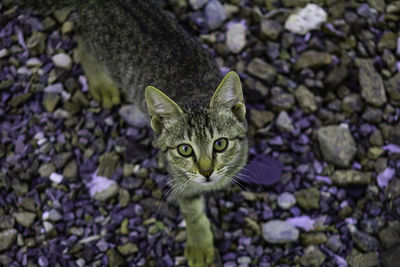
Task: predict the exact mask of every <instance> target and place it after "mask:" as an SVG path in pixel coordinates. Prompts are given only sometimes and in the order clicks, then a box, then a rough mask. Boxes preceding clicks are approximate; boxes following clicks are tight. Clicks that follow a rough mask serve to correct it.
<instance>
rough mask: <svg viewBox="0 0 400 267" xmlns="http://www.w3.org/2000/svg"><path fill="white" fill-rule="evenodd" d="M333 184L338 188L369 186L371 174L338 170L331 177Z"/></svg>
mask: <svg viewBox="0 0 400 267" xmlns="http://www.w3.org/2000/svg"><path fill="white" fill-rule="evenodd" d="M331 180H332V182H333V184H335V185H338V186H349V185H369V184H370V183H371V173H370V172H361V171H356V170H337V171H335V172H334V173H333V175H332V176H331Z"/></svg>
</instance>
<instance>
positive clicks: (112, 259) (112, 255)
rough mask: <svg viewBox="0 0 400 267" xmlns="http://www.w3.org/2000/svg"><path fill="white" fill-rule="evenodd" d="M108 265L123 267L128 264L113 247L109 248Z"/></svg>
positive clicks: (110, 266)
mask: <svg viewBox="0 0 400 267" xmlns="http://www.w3.org/2000/svg"><path fill="white" fill-rule="evenodd" d="M107 258H108V266H109V267H122V266H125V265H126V262H125V260H124V258H123V257H122V256H121V255H120V254H119V253H118V252H117V251H116V250H115V249H113V248H110V249H109V250H107Z"/></svg>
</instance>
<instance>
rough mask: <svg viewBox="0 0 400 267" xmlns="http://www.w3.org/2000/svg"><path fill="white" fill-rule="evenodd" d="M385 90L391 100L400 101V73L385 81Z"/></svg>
mask: <svg viewBox="0 0 400 267" xmlns="http://www.w3.org/2000/svg"><path fill="white" fill-rule="evenodd" d="M399 40H400V38H399ZM385 88H386V92H387V93H388V94H389V97H390V98H389V99H392V100H395V101H400V73H397V74H396V75H395V76H393V77H392V78H390V79H389V80H387V81H385Z"/></svg>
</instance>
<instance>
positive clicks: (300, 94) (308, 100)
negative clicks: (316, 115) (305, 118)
mask: <svg viewBox="0 0 400 267" xmlns="http://www.w3.org/2000/svg"><path fill="white" fill-rule="evenodd" d="M294 96H295V97H296V100H297V102H299V105H300V108H301V109H302V110H303V111H304V112H305V113H312V112H314V111H316V110H317V108H318V106H317V103H316V102H315V98H314V94H313V93H311V91H310V90H308V88H307V87H305V86H304V85H300V86H299V88H297V90H296V91H295V92H294Z"/></svg>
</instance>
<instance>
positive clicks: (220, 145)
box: [214, 138, 228, 152]
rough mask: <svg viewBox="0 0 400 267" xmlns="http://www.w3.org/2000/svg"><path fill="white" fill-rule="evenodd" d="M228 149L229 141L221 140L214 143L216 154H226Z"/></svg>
mask: <svg viewBox="0 0 400 267" xmlns="http://www.w3.org/2000/svg"><path fill="white" fill-rule="evenodd" d="M227 147H228V139H226V138H220V139H218V140H216V141H215V142H214V150H215V152H224V151H225V149H226V148H227Z"/></svg>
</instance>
